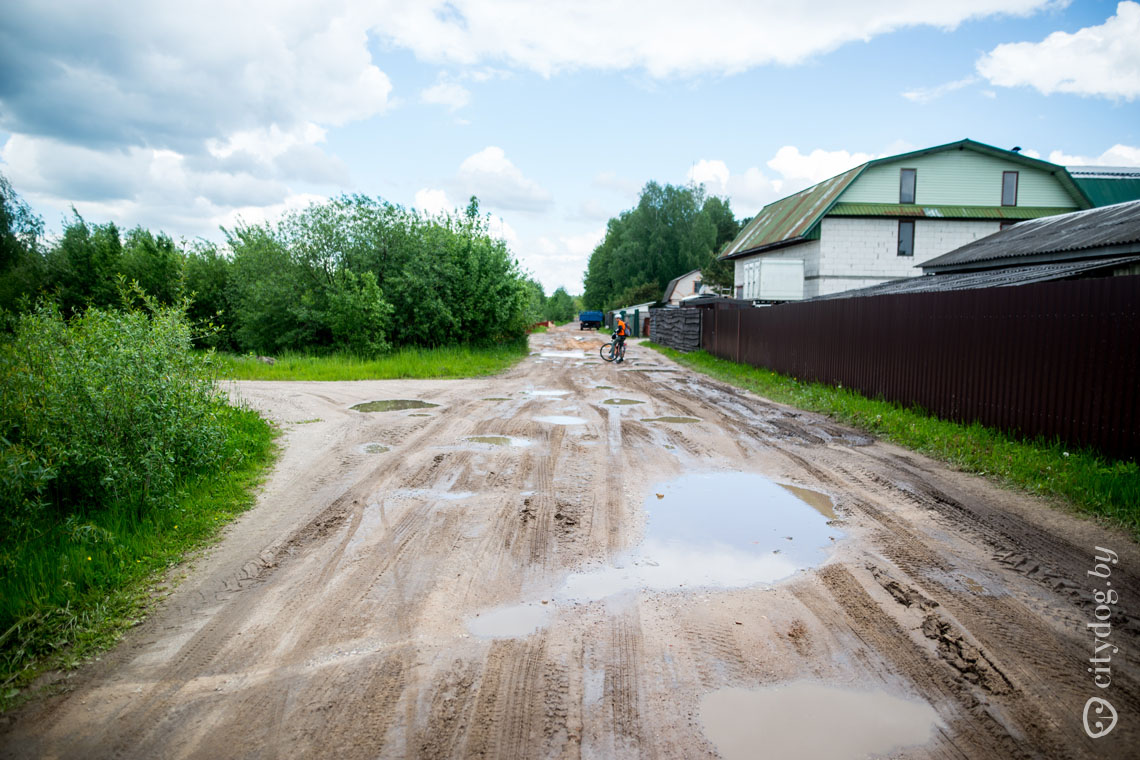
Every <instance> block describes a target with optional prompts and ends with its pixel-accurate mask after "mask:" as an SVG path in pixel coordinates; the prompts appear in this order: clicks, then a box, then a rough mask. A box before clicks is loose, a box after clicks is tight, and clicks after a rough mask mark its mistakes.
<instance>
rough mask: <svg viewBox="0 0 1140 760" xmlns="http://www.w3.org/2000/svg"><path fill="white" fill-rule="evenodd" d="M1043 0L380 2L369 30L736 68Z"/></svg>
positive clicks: (464, 47)
mask: <svg viewBox="0 0 1140 760" xmlns="http://www.w3.org/2000/svg"><path fill="white" fill-rule="evenodd" d="M1049 4H1050V0H959V1H958V2H954V3H910V4H899V3H897V2H890V1H889V0H864V2H859V3H851V2H846V1H845V0H821V1H820V2H815V3H810V4H797V3H787V2H785V1H784V0H757V1H756V2H750V3H741V2H738V0H707V2H704V3H692V2H686V1H685V0H662V2H658V3H656V4H654V6H653V12H652V13H646V11H645V6H644V4H643V3H637V2H632V0H627V1H626V2H615V1H614V0H581V1H580V2H575V3H562V4H551V3H525V2H518V1H517V0H433V1H427V2H418V3H403V4H395V5H394V6H393V7H391V8H389V9H386V13H385V16H384V19H383V22H382V23H378V24H377V33H378V34H379V35H380V36H381V37H383V38H385V39H386V40H387V41H389V42H390V43H392V44H395V45H397V46H399V47H404V48H408V49H410V50H412V51H414V52H415V53H416V55H418V56H419V57H421V58H423V59H426V60H433V61H450V62H458V63H464V64H475V63H478V62H480V61H484V60H501V61H506V62H508V63H510V64H512V65H514V66H517V67H521V68H525V69H529V70H532V71H536V72H538V73H540V74H542V75H545V76H549V75H551V74H553V73H555V72H557V71H561V70H566V69H577V68H595V69H610V70H621V69H644V70H645V71H647V72H648V73H649V74H650V75H651V76H653V77H666V76H671V75H691V74H698V73H703V72H715V73H735V72H740V71H744V70H746V69H749V68H752V67H755V66H761V65H765V64H771V63H779V64H795V63H799V62H802V61H804V60H806V59H808V58H810V57H811V56H813V55H817V54H820V53H825V52H827V51H830V50H834V49H835V48H837V47H839V46H840V45H843V44H845V43H847V42H852V41H866V40H869V39H871V38H872V37H875V36H877V35H881V34H887V33H890V32H893V31H896V30H899V29H904V28H907V27H914V26H933V27H937V28H941V29H953V28H955V27H957V26H958V25H959V24H961V23H962V22H963V21H967V20H969V19H977V18H984V17H988V16H993V15H997V14H1016V15H1025V14H1029V13H1033V12H1035V11H1037V10H1040V9H1041V8H1044V7H1046V6H1048V5H1049Z"/></svg>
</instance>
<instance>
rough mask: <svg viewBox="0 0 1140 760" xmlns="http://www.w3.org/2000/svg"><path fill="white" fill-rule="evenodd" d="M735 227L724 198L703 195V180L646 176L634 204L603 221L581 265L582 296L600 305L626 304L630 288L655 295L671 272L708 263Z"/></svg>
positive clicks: (588, 303) (644, 295)
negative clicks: (602, 231)
mask: <svg viewBox="0 0 1140 760" xmlns="http://www.w3.org/2000/svg"><path fill="white" fill-rule="evenodd" d="M737 229H738V227H737V225H736V222H735V219H734V218H733V216H732V210H731V209H730V207H729V203H728V201H727V200H723V199H721V198H715V197H708V196H706V195H705V190H704V187H703V186H700V185H698V186H692V185H690V186H687V187H678V186H675V185H668V184H666V185H660V184H658V183H656V182H649V183H647V184H646V185H645V187H644V188H643V189H642V191H641V196H640V197H639V198H638V202H637V206H636V207H635V208H633V209H630V210H628V211H623V212H622V213H621V214H620V215H619V216H617V217H614V218H612V219H610V221H609V223H608V224H607V226H606V236H605V238H604V239H603V240H602V242H601V244H599V245H598V247H597V248H595V249H594V252H593V254H592V255H591V256H590V261H589V264H588V265H587V270H586V276H585V286H586V287H585V292H584V293H583V296H582V298H583V302H584V303H585V305H586V306H587V307H588V308H593V309H605V308H615V307H620V306H626V305H628V304H629V303H631V301H628V300H626V299H629V298H631V297H633V296H634V294H636V296H637V297H638V298H641V299H642V301H641V302H644V301H649V300H657V299H659V298H661V296H662V295H663V293H664V291H665V286H666V285H668V283H669V281H670V280H672V279H673V278H674V277H677V276H679V275H682V274H685V273H686V272H691V271H692V270H694V269H701V270H704V269H705V268H706V267H707V268H710V269H712V268H713V267H714V266H715V264H716V261H715V255H716V253H717V252H718V251H719V250H720V248H721V247H722V246H723V245H724V242H726V241H728V240H731V239H732V238H733V237H735V235H736V232H737ZM633 302H634V303H637V301H633Z"/></svg>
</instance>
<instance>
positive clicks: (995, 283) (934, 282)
mask: <svg viewBox="0 0 1140 760" xmlns="http://www.w3.org/2000/svg"><path fill="white" fill-rule="evenodd" d="M1137 263H1140V256H1117V257H1114V258H1106V259H1086V260H1084V261H1065V262H1061V263H1056V264H1031V265H1027V266H1019V267H1009V268H1005V269H985V270H982V271H974V272H950V273H947V274H928V275H924V276H921V277H904V278H903V279H901V280H891V281H890V282H882V283H879V284H878V285H871V286H870V287H867V288H859V289H857V290H844V291H842V292H839V293H832V294H830V295H826V296H818V297H817V298H813V299H811V300H813V301H824V300H829V299H835V298H865V297H867V296H882V295H894V294H898V293H938V292H944V291H949V290H973V289H975V288H1000V287H1007V286H1012V285H1030V284H1032V283H1035V282H1048V281H1049V280H1064V279H1068V278H1070V277H1077V276H1080V275H1088V274H1093V273H1095V272H1096V271H1097V270H1102V269H1104V270H1111V269H1116V268H1117V267H1121V266H1126V265H1129V264H1137Z"/></svg>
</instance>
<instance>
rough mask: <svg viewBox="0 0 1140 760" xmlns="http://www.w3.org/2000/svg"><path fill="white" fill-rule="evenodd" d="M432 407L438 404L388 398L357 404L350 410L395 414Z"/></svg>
mask: <svg viewBox="0 0 1140 760" xmlns="http://www.w3.org/2000/svg"><path fill="white" fill-rule="evenodd" d="M433 406H439V404H433V403H431V402H430V401H420V400H419V399H409V398H389V399H381V400H379V401H368V402H366V403H363V404H357V405H355V406H354V407H352V408H353V409H355V410H356V411H358V412H395V411H399V410H401V409H428V408H430V407H433Z"/></svg>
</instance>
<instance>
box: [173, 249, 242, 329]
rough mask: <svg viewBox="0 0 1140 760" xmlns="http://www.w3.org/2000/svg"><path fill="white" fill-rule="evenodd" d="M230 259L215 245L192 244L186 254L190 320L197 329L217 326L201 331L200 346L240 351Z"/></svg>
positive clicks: (185, 281)
mask: <svg viewBox="0 0 1140 760" xmlns="http://www.w3.org/2000/svg"><path fill="white" fill-rule="evenodd" d="M231 269H232V265H231V263H230V260H229V259H228V258H226V257H225V256H223V255H222V254H221V253H219V252H218V249H217V247H216V246H214V245H213V244H211V243H206V242H198V243H192V244H191V245H190V246H189V247H188V248H187V249H186V250H185V251H184V252H183V272H184V286H183V287H184V288H185V292H186V295H187V297H188V298H189V300H190V305H189V308H188V309H187V317H188V318H189V319H190V322H191V323H192V324H193V325H196V326H203V325H211V324H212V325H214V326H215V327H216V328H218V329H217V330H213V331H207V332H204V333H202V332H200V333H199V336H198V337H197V338H196V340H197V342H198V343H199V345H205V346H210V347H213V348H218V349H231V350H232V349H236V348H237V343H236V342H235V341H234V334H233V324H232V323H233V308H232V307H231V305H230V292H231V291H230V273H231Z"/></svg>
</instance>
